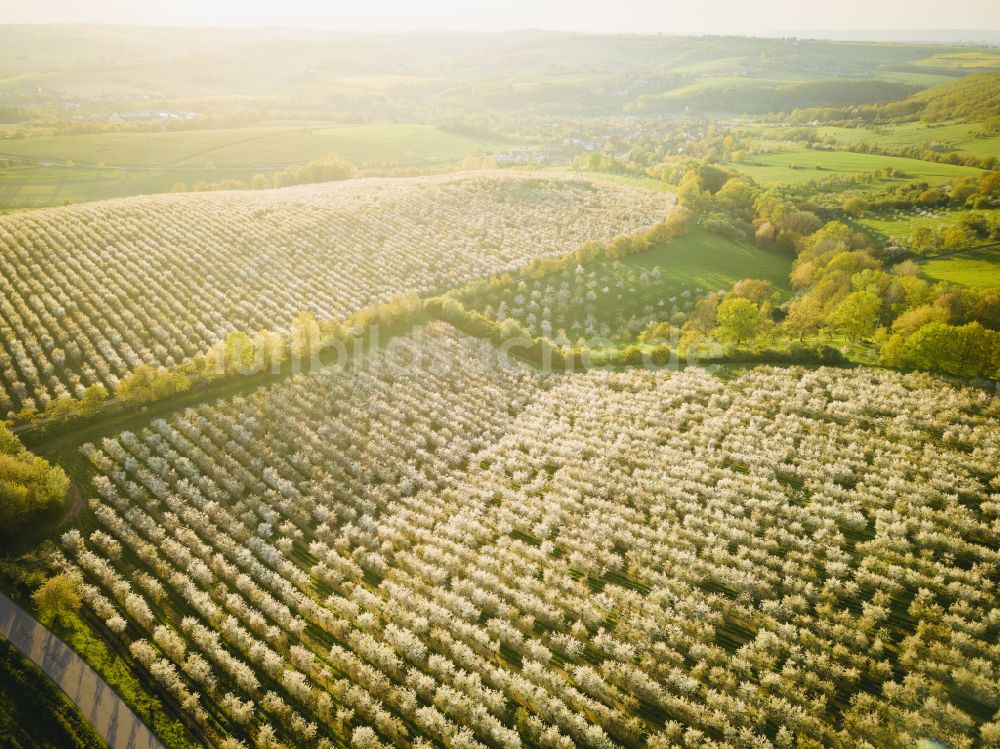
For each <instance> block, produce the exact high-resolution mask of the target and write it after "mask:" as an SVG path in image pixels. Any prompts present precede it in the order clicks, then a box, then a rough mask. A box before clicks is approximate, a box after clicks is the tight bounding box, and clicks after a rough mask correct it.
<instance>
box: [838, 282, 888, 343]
mask: <svg viewBox="0 0 1000 749" xmlns="http://www.w3.org/2000/svg"><path fill="white" fill-rule="evenodd" d="M881 307H882V302H881V300H880V299H879V298H878V297H877V296H875V295H874V294H872V293H871V292H870V291H852V292H851V293H850V294H848V295H847V296H846V297H845V298H844V299H843V301H841V302H840V304H838V305H837V306H836V307H835V308H834V310H833V313H832V314H831V315H830V320H829V325H830V327H831V328H834V329H835V330H838V331H840V332H842V333H843V334H844V335H846V336H847V337H848V339H849V340H852V341H859V340H866V339H868V338H871V336H872V334H873V333H874V332H875V328H876V327H877V326H878V314H879V311H880V309H881Z"/></svg>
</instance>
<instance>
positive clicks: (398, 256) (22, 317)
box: [0, 173, 670, 414]
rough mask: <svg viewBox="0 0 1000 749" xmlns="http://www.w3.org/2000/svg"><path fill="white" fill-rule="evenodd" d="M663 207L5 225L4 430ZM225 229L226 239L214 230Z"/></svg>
mask: <svg viewBox="0 0 1000 749" xmlns="http://www.w3.org/2000/svg"><path fill="white" fill-rule="evenodd" d="M669 204H670V198H669V196H666V195H663V194H658V193H651V192H648V191H645V190H639V189H635V188H630V187H625V186H620V185H612V184H608V183H590V182H586V181H583V180H580V179H571V178H565V177H558V176H553V175H550V174H546V175H539V176H532V175H531V174H500V173H482V174H473V175H466V176H461V175H459V176H454V175H453V176H442V177H428V178H418V179H411V180H355V181H351V182H347V183H337V184H331V185H324V186H309V187H302V188H289V189H286V190H278V191H262V192H232V193H206V194H199V195H163V196H155V197H147V198H132V199H124V200H117V201H109V202H105V203H95V204H90V205H86V206H78V207H72V208H62V209H48V210H42V211H34V212H29V213H24V214H14V215H11V216H7V217H3V218H0V270H2V273H0V278H2V280H0V288H2V290H3V296H2V297H0V311H2V320H3V323H4V325H3V327H2V328H0V383H2V391H0V413H2V414H6V413H7V412H8V411H9V410H18V409H20V408H23V407H25V406H37V407H41V406H43V405H44V404H45V403H46V402H47V401H48V400H49V399H50V398H53V397H58V396H60V395H64V394H71V395H75V396H79V394H80V393H81V392H82V389H83V388H85V387H86V386H88V385H91V384H96V383H104V384H105V385H106V386H108V389H109V390H111V389H112V387H113V385H114V384H115V383H116V382H117V380H118V379H119V378H120V377H122V376H124V375H125V374H126V373H128V372H129V371H131V370H133V369H134V368H135V367H136V366H137V365H139V364H141V363H147V364H155V365H164V364H166V365H173V364H178V363H180V362H182V361H183V360H184V359H186V358H188V357H191V356H194V355H196V354H199V353H204V352H205V351H206V349H207V348H208V347H209V346H210V345H211V344H213V343H215V342H217V341H220V340H222V339H223V338H225V337H226V335H228V334H229V333H231V332H232V331H234V330H241V331H244V332H247V333H253V332H255V331H260V330H275V329H287V327H288V326H289V324H290V323H291V322H292V320H293V318H294V317H295V316H296V315H297V314H298V313H300V312H303V311H308V312H312V313H313V314H314V315H315V316H316V317H317V318H319V319H321V320H330V319H337V318H341V317H344V316H346V315H349V314H351V313H353V312H357V311H359V310H361V309H363V308H365V307H368V306H371V305H373V304H375V303H377V302H380V301H386V300H388V299H390V298H392V297H393V296H394V295H398V294H401V293H404V292H410V291H412V292H416V293H418V294H429V293H432V292H441V291H445V290H447V289H449V288H453V287H457V286H461V285H462V284H464V283H467V282H468V281H470V280H473V279H475V278H480V277H483V276H488V275H491V274H495V273H499V272H503V271H506V270H513V269H516V268H518V267H520V266H522V265H524V264H526V263H527V262H528V261H530V260H532V259H534V258H539V257H547V256H553V255H558V254H564V253H567V252H572V251H573V250H574V249H576V247H578V246H579V245H580V244H582V243H583V242H585V241H590V240H608V239H611V238H613V237H615V236H618V235H620V234H627V233H632V232H635V231H639V230H641V229H644V228H646V227H649V226H651V225H654V224H656V223H658V222H659V221H661V220H662V219H663V217H664V216H665V214H666V211H667V209H668V206H669ZM221 216H225V219H226V220H225V222H224V223H220V222H218V221H216V220H215V219H217V218H218V217H221Z"/></svg>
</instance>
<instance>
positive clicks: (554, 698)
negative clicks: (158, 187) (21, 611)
mask: <svg viewBox="0 0 1000 749" xmlns="http://www.w3.org/2000/svg"><path fill="white" fill-rule="evenodd" d="M398 341H399V343H398V344H397V345H396V346H394V347H393V350H392V351H391V352H381V353H379V354H376V355H374V356H373V357H372V358H371V359H370V360H369V361H368V363H367V366H365V367H361V368H358V369H354V370H352V372H351V373H339V372H338V373H335V374H333V375H323V376H311V377H303V376H300V377H299V378H297V379H295V380H292V381H289V382H287V383H285V384H281V385H279V386H276V387H273V388H270V389H267V390H261V391H258V392H257V393H256V394H254V395H253V396H251V397H250V398H240V399H236V400H232V401H228V402H223V403H220V404H217V405H214V406H203V407H199V408H197V409H194V410H189V411H187V412H185V413H183V414H179V415H177V416H176V417H174V418H171V419H169V420H166V421H162V420H161V421H156V422H154V423H152V424H149V425H148V427H146V428H143V429H141V430H140V431H138V432H137V433H131V432H126V433H123V434H121V435H119V436H117V437H116V438H113V439H106V440H103V441H101V442H100V443H99V444H93V445H85V446H84V448H83V453H84V455H85V456H86V457H87V459H88V461H89V462H90V464H91V465H92V471H93V478H92V481H91V482H90V486H88V488H87V494H88V496H90V497H91V500H90V504H91V509H92V511H93V514H94V516H95V517H96V518H97V521H98V524H99V528H98V529H97V530H94V531H93V532H88V533H79V532H77V531H75V530H74V531H69V532H67V533H66V534H65V535H64V536H63V538H62V543H63V548H64V549H65V553H66V556H67V560H68V561H67V564H68V569H69V570H70V571H71V572H72V574H74V575H79V576H80V577H81V578H82V579H83V580H84V581H85V583H86V584H85V586H84V588H83V591H84V597H85V599H86V601H87V603H88V607H89V608H91V609H92V610H93V611H95V612H97V614H98V615H99V616H100V617H101V619H103V620H106V622H107V624H106V625H105V626H106V628H107V629H108V630H110V631H111V632H115V633H120V635H116V636H121V637H123V638H124V640H125V641H126V642H128V643H130V646H129V649H130V652H131V655H132V657H133V659H134V662H135V664H136V665H135V666H134V667H135V668H141V669H144V670H145V671H146V672H148V674H150V675H151V677H152V678H153V679H155V680H156V681H157V682H158V683H159V684H160V685H161V688H162V689H163V690H164V691H165V692H167V693H168V694H170V695H171V700H172V702H173V703H174V704H177V705H180V706H182V707H183V711H184V714H185V715H186V716H187V720H188V721H189V724H190V725H191V726H192V727H194V728H195V729H196V730H197V732H198V733H199V735H201V736H203V738H204V741H205V742H206V743H208V744H210V745H222V746H239V744H238V743H234V742H231V743H226V742H225V741H224V737H226V736H234V737H237V738H241V737H249V738H251V739H252V740H255V741H256V744H257V745H258V746H260V745H269V744H268V743H267V742H268V741H273V740H275V739H276V738H277V739H281V740H283V741H284V743H285V744H286V745H288V746H303V745H310V746H313V745H315V746H331V745H337V744H339V742H340V741H341V738H340V737H344V738H347V737H349V740H350V743H351V745H352V746H357V747H379V746H399V747H410V746H413V747H426V746H432V745H435V746H436V745H438V744H443V745H446V746H461V747H480V746H490V747H522V746H543V747H558V748H560V749H562V748H565V749H571V747H574V746H587V747H596V748H599V749H613V748H614V747H626V746H650V747H670V746H677V745H680V744H683V745H685V746H704V747H710V746H723V745H726V746H732V745H733V742H734V741H737V740H738V741H739V742H740V743H741V744H742V745H753V746H773V745H777V746H794V745H796V743H798V744H799V745H810V744H809V742H810V741H812V742H817V744H821V745H823V746H836V747H875V746H877V747H883V746H905V745H913V744H916V743H917V741H918V740H919V739H921V738H923V737H926V736H935V737H937V738H938V739H940V740H941V741H943V742H946V744H947V745H949V746H954V747H972V746H973V745H974V743H975V742H976V741H977V740H978V737H979V730H980V727H981V726H983V725H984V724H986V723H988V722H989V721H990V719H991V716H992V715H993V713H994V711H995V710H996V709H997V707H998V706H1000V691H998V689H997V684H998V683H1000V678H998V677H1000V675H998V674H997V673H996V670H995V669H996V664H997V663H998V661H1000V652H998V649H997V648H998V646H997V635H998V633H1000V619H998V615H997V612H998V611H1000V595H998V591H997V584H996V579H995V575H994V574H993V573H994V572H995V569H996V564H997V563H998V558H997V545H998V536H997V528H996V520H997V517H998V507H997V503H996V501H995V487H996V482H997V465H998V461H1000V441H998V435H1000V424H998V418H1000V414H998V411H997V405H996V401H995V400H991V398H990V397H989V396H988V395H987V394H985V393H984V392H982V391H980V390H976V389H958V388H955V387H952V386H950V385H947V384H945V383H943V382H941V381H938V380H936V379H934V378H932V377H929V376H926V375H899V374H894V373H889V372H885V371H878V370H866V369H860V370H854V371H844V370H830V369H821V370H818V371H814V372H808V373H807V372H804V371H801V370H775V369H758V370H755V371H753V372H749V373H746V374H744V375H742V376H740V377H738V378H736V379H734V380H732V381H730V382H728V383H726V382H723V381H721V380H719V379H716V378H714V377H712V376H710V375H708V374H706V373H705V372H703V371H700V370H688V371H686V372H684V373H681V374H670V373H665V372H660V373H655V372H642V371H631V372H628V373H621V374H609V373H591V374H588V375H576V376H548V377H545V376H541V375H538V374H535V373H533V371H532V370H530V369H528V368H527V367H525V366H521V365H515V364H512V363H510V362H507V361H505V360H503V359H502V358H500V359H498V358H496V357H497V355H495V354H493V355H486V354H484V353H483V350H482V345H483V344H481V343H473V342H472V341H471V340H469V339H464V338H462V337H459V336H457V335H456V334H454V333H452V332H449V329H448V328H447V327H446V326H443V325H440V324H439V325H436V326H432V327H431V328H428V329H422V330H419V331H418V332H416V333H414V334H413V337H411V338H406V339H398ZM138 664H141V666H140V665H138ZM984 730H987V731H988V730H994V731H995V729H989V728H987V729H984ZM862 737H864V738H862ZM723 742H725V743H723Z"/></svg>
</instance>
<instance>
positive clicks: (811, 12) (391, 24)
mask: <svg viewBox="0 0 1000 749" xmlns="http://www.w3.org/2000/svg"><path fill="white" fill-rule="evenodd" d="M0 18H2V19H3V20H4V22H6V23H68V22H75V23H116V24H156V25H160V24H164V25H181V26H240V27H246V26H301V27H321V28H336V29H345V30H358V31H407V30H414V29H426V28H434V29H451V30H469V31H502V30H508V29H525V28H544V29H553V30H563V31H601V32H633V33H690V32H704V33H726V34H731V33H744V34H747V33H774V32H779V31H782V30H803V29H806V30H831V31H835V30H874V29H927V30H933V29H956V28H961V29H989V28H997V27H998V26H1000V4H998V3H996V2H993V0H965V1H964V2H960V3H940V2H933V1H932V0H887V1H886V2H878V3H872V2H867V0H844V1H843V2H839V3H836V4H830V3H819V2H788V1H787V0H764V1H763V2H753V3H748V2H742V1H741V0H728V1H725V2H719V1H718V0H716V1H715V2H696V3H688V2H685V3H677V2H673V3H671V2H660V1H659V0H627V1H625V2H616V3H609V2H605V1H604V0H575V1H571V0H557V1H553V0H548V1H547V2H537V1H534V0H511V1H510V2H501V3H497V2H492V3H474V2H467V1H466V0H431V1H430V2H421V3H414V2H409V1H408V0H373V1H371V2H364V3H344V2H333V3H323V2H315V1H314V0H291V1H289V2H280V3H276V2H272V1H271V0H213V1H212V2H202V1H201V0H177V1H176V2H170V3H162V2H149V1H148V0H147V1H146V2H134V1H130V0H96V1H95V2H87V3H82V2H78V1H77V0H41V1H39V2H32V3H23V2H12V1H11V0H4V2H2V3H0Z"/></svg>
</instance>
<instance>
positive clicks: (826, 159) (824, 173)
mask: <svg viewBox="0 0 1000 749" xmlns="http://www.w3.org/2000/svg"><path fill="white" fill-rule="evenodd" d="M728 166H731V167H732V168H734V169H737V170H739V171H741V172H744V173H746V174H749V175H750V176H751V177H753V178H754V179H755V180H756V181H757V182H759V183H761V184H764V185H770V184H782V183H785V184H801V183H804V182H812V181H814V180H822V179H826V178H829V177H833V176H838V175H852V174H871V173H872V172H875V171H884V170H885V169H886V167H892V169H893V170H895V171H897V172H898V173H899V174H900V175H902V178H903V179H906V180H907V181H916V180H927V181H931V182H943V181H945V180H949V179H953V178H954V177H960V176H963V175H965V176H978V175H979V174H982V170H981V169H976V168H974V167H968V166H957V165H954V164H938V163H935V162H931V161H918V160H916V159H905V158H901V157H898V156H881V155H877V154H868V153H854V152H852V151H814V150H806V149H793V150H788V151H780V152H777V153H768V154H761V155H755V156H751V157H749V158H748V160H747V162H746V163H742V164H729V165H728Z"/></svg>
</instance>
